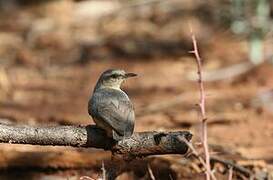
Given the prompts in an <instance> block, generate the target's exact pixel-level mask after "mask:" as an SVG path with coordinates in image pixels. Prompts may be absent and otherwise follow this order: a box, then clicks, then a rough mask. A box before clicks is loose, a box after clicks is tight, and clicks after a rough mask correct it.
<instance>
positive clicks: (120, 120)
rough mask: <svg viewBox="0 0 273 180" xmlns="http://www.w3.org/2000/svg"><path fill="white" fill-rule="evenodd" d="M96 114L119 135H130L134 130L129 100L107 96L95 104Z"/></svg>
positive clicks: (132, 113)
mask: <svg viewBox="0 0 273 180" xmlns="http://www.w3.org/2000/svg"><path fill="white" fill-rule="evenodd" d="M97 116H98V118H100V119H102V120H103V121H104V122H106V123H107V124H109V125H110V126H111V127H112V128H113V130H114V131H115V132H116V133H117V134H118V135H120V136H126V137H127V136H131V135H132V133H133V131H134V119H135V115H134V110H133V105H132V103H131V102H130V101H129V100H119V101H118V100H116V99H115V98H109V99H108V100H107V101H102V102H101V103H99V104H98V106H97Z"/></svg>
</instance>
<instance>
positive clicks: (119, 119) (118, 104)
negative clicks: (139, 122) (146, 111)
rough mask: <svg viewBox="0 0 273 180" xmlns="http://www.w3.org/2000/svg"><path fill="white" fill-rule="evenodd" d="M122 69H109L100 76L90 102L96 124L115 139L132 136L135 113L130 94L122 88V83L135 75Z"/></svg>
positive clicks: (89, 107)
mask: <svg viewBox="0 0 273 180" xmlns="http://www.w3.org/2000/svg"><path fill="white" fill-rule="evenodd" d="M135 76H137V74H135V73H127V72H125V71H124V70H121V69H108V70H106V71H104V72H103V73H102V74H101V76H100V77H99V79H98V81H97V84H96V86H95V88H94V90H93V94H92V96H91V98H90V100H89V102H88V113H89V115H90V116H91V117H92V119H93V120H94V122H95V123H96V125H97V126H98V127H99V128H101V129H103V130H105V131H106V135H107V136H108V137H110V138H112V139H114V140H115V141H120V140H122V139H124V138H127V137H130V136H132V134H133V132H134V125H135V113H134V107H133V104H132V102H131V101H130V99H129V97H128V95H127V94H126V93H125V92H124V91H123V90H121V85H122V83H123V82H124V81H125V80H126V79H128V78H130V77H135Z"/></svg>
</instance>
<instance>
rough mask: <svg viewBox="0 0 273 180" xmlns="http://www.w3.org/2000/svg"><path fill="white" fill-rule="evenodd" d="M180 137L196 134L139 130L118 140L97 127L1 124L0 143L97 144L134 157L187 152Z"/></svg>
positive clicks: (80, 145) (189, 137) (78, 145)
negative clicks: (128, 136) (109, 136)
mask: <svg viewBox="0 0 273 180" xmlns="http://www.w3.org/2000/svg"><path fill="white" fill-rule="evenodd" d="M179 138H185V139H186V140H188V141H190V140H191V138H192V134H191V133H190V132H188V131H177V132H139V133H134V134H133V136H131V137H130V138H125V139H124V140H121V141H119V142H115V141H114V140H113V139H111V138H108V137H107V136H106V134H105V132H104V131H103V130H102V129H99V128H98V127H96V126H56V127H30V126H11V125H3V124H0V143H11V144H32V145H53V146H73V147H93V148H101V149H104V150H110V151H112V153H114V154H121V155H125V156H130V157H142V156H148V155H158V154H186V153H187V151H188V146H187V144H186V143H184V142H181V141H180V140H179Z"/></svg>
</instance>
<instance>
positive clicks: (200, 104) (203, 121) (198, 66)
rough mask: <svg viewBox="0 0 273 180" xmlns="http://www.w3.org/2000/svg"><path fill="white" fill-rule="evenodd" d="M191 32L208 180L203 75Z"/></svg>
mask: <svg viewBox="0 0 273 180" xmlns="http://www.w3.org/2000/svg"><path fill="white" fill-rule="evenodd" d="M190 31H191V38H192V43H193V50H192V51H190V53H192V54H194V55H195V59H196V64H197V74H198V84H199V90H200V101H199V104H198V105H199V107H200V111H201V117H200V118H201V123H202V144H203V148H204V151H205V158H206V161H205V162H206V178H207V180H210V174H211V167H210V154H209V147H208V140H207V137H208V135H207V117H206V109H205V88H204V84H203V79H202V78H203V76H202V75H203V74H202V61H201V57H200V55H199V51H198V47H197V41H196V38H195V35H194V34H193V31H192V28H190Z"/></svg>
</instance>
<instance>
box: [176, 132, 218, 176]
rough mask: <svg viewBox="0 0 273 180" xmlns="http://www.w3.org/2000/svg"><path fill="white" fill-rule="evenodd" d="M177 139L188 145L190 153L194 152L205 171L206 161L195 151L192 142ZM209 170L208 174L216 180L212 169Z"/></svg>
mask: <svg viewBox="0 0 273 180" xmlns="http://www.w3.org/2000/svg"><path fill="white" fill-rule="evenodd" d="M179 140H181V141H183V142H185V143H186V144H187V146H188V147H189V149H190V150H191V152H192V154H194V155H195V156H196V157H197V159H198V160H199V161H200V163H201V164H202V165H203V167H204V168H205V169H206V171H207V166H206V162H205V161H204V159H203V158H202V157H201V156H200V154H199V153H198V152H197V150H196V149H195V148H194V147H193V145H192V143H191V142H189V141H188V140H187V139H185V138H183V137H182V138H179ZM209 172H210V176H211V178H212V179H213V180H216V177H215V176H214V174H213V173H212V171H209Z"/></svg>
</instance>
